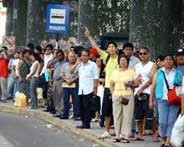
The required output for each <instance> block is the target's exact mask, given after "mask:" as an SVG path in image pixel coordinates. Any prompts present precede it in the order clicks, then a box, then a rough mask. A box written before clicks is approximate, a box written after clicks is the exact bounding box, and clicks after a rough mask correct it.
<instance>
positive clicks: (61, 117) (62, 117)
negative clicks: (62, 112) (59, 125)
mask: <svg viewBox="0 0 184 147" xmlns="http://www.w3.org/2000/svg"><path fill="white" fill-rule="evenodd" d="M59 118H60V119H68V118H67V117H64V116H60V117H59Z"/></svg>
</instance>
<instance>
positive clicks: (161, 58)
mask: <svg viewBox="0 0 184 147" xmlns="http://www.w3.org/2000/svg"><path fill="white" fill-rule="evenodd" d="M158 59H160V61H164V56H162V55H159V56H157V57H156V58H155V61H156V62H157V60H158Z"/></svg>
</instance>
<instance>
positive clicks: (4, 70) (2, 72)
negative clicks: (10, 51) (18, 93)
mask: <svg viewBox="0 0 184 147" xmlns="http://www.w3.org/2000/svg"><path fill="white" fill-rule="evenodd" d="M0 77H3V78H7V77H8V59H0Z"/></svg>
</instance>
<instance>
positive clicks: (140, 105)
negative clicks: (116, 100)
mask: <svg viewBox="0 0 184 147" xmlns="http://www.w3.org/2000/svg"><path fill="white" fill-rule="evenodd" d="M144 95H145V96H146V97H147V98H146V99H144V100H140V99H139V97H138V96H137V95H135V120H136V121H140V120H143V119H144V118H146V119H147V120H153V119H154V113H153V110H152V109H150V108H149V94H144Z"/></svg>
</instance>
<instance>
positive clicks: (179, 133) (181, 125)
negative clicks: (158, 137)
mask: <svg viewBox="0 0 184 147" xmlns="http://www.w3.org/2000/svg"><path fill="white" fill-rule="evenodd" d="M171 144H172V145H173V146H174V147H183V146H184V115H183V116H181V114H180V115H179V116H178V119H177V120H176V122H175V124H174V127H173V130H172V134H171Z"/></svg>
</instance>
